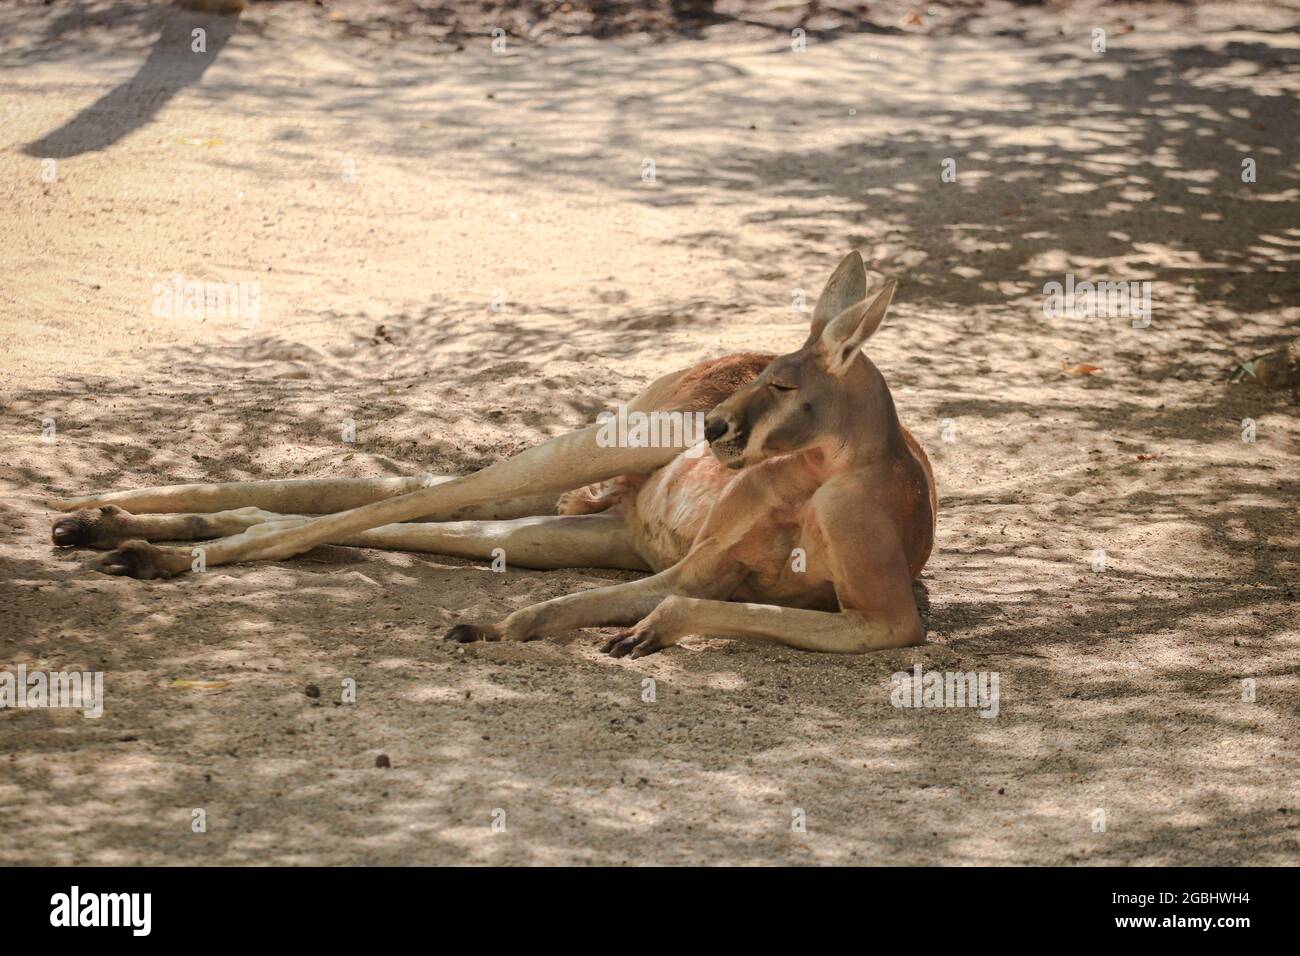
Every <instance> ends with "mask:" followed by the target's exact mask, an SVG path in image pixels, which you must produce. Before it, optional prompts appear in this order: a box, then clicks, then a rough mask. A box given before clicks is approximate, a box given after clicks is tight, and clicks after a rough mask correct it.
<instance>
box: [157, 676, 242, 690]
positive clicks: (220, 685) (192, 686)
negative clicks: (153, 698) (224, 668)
mask: <svg viewBox="0 0 1300 956" xmlns="http://www.w3.org/2000/svg"><path fill="white" fill-rule="evenodd" d="M167 686H168V687H176V688H179V689H181V690H225V689H226V688H227V687H229V686H230V681H228V680H183V679H180V678H178V679H176V680H174V681H172V682H171V683H170V684H168V685H167Z"/></svg>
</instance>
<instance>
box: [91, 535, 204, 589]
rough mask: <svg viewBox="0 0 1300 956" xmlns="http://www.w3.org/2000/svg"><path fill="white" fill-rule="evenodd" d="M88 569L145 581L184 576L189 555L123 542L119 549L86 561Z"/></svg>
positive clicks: (151, 545) (148, 545) (179, 550)
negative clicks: (88, 565) (88, 562)
mask: <svg viewBox="0 0 1300 956" xmlns="http://www.w3.org/2000/svg"><path fill="white" fill-rule="evenodd" d="M90 567H92V568H94V569H95V570H96V571H102V572H104V573H105V574H118V575H126V576H127V577H131V578H139V579H140V580H142V581H148V580H150V579H152V578H170V577H172V576H173V575H176V574H183V573H185V572H186V571H188V570H189V569H190V555H189V552H188V551H183V550H181V549H178V548H160V547H158V546H157V545H156V544H150V543H149V542H148V541H127V542H124V543H123V544H122V545H121V547H118V548H116V549H114V550H112V551H107V552H105V553H104V554H101V555H100V556H99V557H97V558H95V559H94V560H93V561H91V562H90Z"/></svg>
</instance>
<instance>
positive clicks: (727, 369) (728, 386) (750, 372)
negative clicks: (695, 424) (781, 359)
mask: <svg viewBox="0 0 1300 956" xmlns="http://www.w3.org/2000/svg"><path fill="white" fill-rule="evenodd" d="M774 358H776V356H775V355H764V354H762V353H761V352H742V353H740V354H739V355H726V356H723V357H722V358H720V359H712V360H710V361H708V362H701V363H700V364H699V365H696V366H695V367H694V368H692V369H689V370H688V371H687V372H686V374H685V375H683V376H682V377H681V380H680V381H678V382H677V387H676V388H674V389H673V393H672V396H671V398H670V400H669V402H668V407H669V408H676V409H679V410H681V411H687V412H707V411H712V410H713V408H714V406H716V405H718V404H719V403H721V402H724V401H726V400H727V399H728V398H730V397H731V396H732V395H734V394H735V393H736V392H737V391H739V390H740V389H742V388H744V387H745V386H746V385H748V384H749V383H750V382H752V381H753V380H754V379H756V378H758V376H759V375H760V374H762V372H763V369H765V368H767V367H768V365H770V364H771V363H772V359H774Z"/></svg>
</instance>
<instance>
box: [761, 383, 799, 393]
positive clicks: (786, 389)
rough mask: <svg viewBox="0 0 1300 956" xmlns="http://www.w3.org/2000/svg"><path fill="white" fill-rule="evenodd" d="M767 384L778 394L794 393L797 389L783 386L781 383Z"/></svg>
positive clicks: (791, 386)
mask: <svg viewBox="0 0 1300 956" xmlns="http://www.w3.org/2000/svg"><path fill="white" fill-rule="evenodd" d="M767 384H768V385H770V386H772V388H774V389H776V390H777V391H778V392H793V391H794V390H795V388H796V386H794V385H782V384H781V383H780V382H768V383H767Z"/></svg>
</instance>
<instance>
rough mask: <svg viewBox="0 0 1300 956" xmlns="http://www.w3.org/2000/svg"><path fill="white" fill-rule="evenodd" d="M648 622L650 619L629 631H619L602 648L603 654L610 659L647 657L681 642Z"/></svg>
mask: <svg viewBox="0 0 1300 956" xmlns="http://www.w3.org/2000/svg"><path fill="white" fill-rule="evenodd" d="M648 621H649V618H647V619H646V620H643V621H642V622H641V623H640V624H638V625H637V626H636V627H634V628H632V629H631V630H629V631H619V632H618V633H617V634H615V635H614V636H613V637H611V638H610V639H609V640H607V641H606V642H605V643H604V644H603V645H602V646H601V648H600V651H601V653H602V654H608V655H609V656H610V657H627V656H628V655H629V654H630V655H632V657H633V658H637V657H645V656H646V655H647V654H655V653H657V652H659V651H662V650H663V649H664V648H665V647H672V646H673V645H674V644H676V643H677V642H678V640H680V638H679V637H677V636H675V635H672V634H669V633H668V632H666V631H664V630H663V629H662V628H659V627H656V626H655V625H654V624H653V623H647V622H648Z"/></svg>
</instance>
